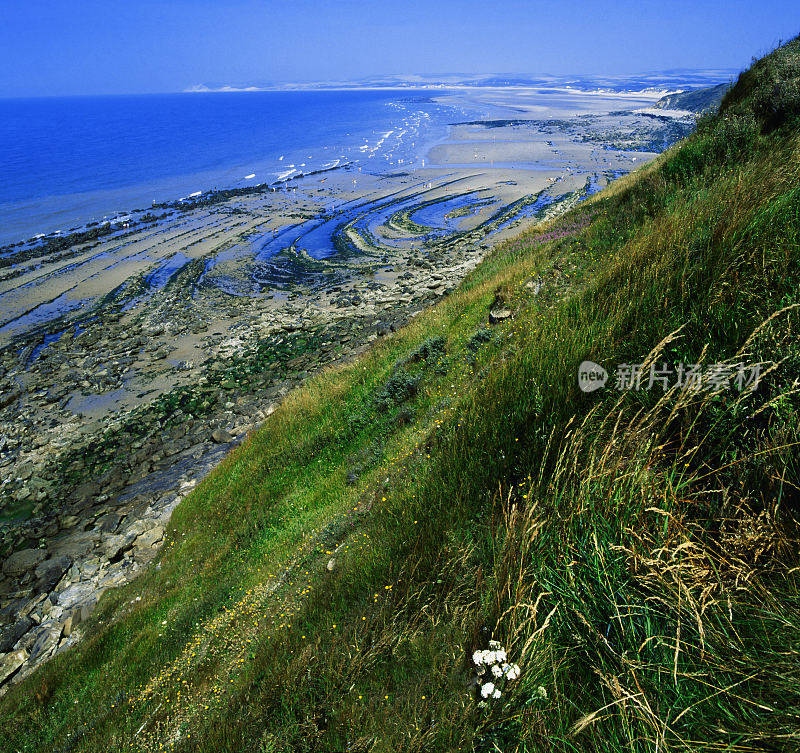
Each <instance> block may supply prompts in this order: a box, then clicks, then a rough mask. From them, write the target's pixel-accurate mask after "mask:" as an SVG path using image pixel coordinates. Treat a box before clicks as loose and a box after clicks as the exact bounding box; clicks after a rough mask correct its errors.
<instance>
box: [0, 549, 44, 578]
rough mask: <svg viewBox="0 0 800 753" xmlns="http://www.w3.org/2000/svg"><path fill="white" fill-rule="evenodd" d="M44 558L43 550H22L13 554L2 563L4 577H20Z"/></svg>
mask: <svg viewBox="0 0 800 753" xmlns="http://www.w3.org/2000/svg"><path fill="white" fill-rule="evenodd" d="M45 557H47V552H45V551H44V550H43V549H23V550H21V551H19V552H14V554H12V555H11V556H10V557H8V559H6V561H5V562H4V563H3V572H4V573H5V574H6V575H22V573H24V572H28V571H30V570H33V569H34V568H35V567H36V566H37V565H38V564H39V563H40V562H41V561H42V560H43V559H45Z"/></svg>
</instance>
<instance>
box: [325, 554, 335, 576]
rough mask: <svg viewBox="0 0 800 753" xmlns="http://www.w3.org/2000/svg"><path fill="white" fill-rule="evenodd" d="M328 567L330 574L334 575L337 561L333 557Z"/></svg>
mask: <svg viewBox="0 0 800 753" xmlns="http://www.w3.org/2000/svg"><path fill="white" fill-rule="evenodd" d="M326 567H327V568H328V572H329V573H332V572H333V571H334V570H335V569H336V560H335V559H334V558H333V557H331V558H330V559H329V560H328V564H327V566H326Z"/></svg>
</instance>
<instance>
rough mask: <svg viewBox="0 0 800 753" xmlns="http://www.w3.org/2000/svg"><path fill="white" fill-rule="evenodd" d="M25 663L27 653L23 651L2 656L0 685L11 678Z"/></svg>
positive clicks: (0, 661)
mask: <svg viewBox="0 0 800 753" xmlns="http://www.w3.org/2000/svg"><path fill="white" fill-rule="evenodd" d="M26 661H28V652H27V651H25V650H20V651H13V652H12V653H10V654H6V655H5V656H3V657H2V659H0V684H2V683H4V682H5V681H6V680H7V679H8V678H9V677H11V675H13V674H14V673H15V672H16V671H17V670H18V669H19V668H20V667H21V666H22V665H23V664H24V663H25V662H26Z"/></svg>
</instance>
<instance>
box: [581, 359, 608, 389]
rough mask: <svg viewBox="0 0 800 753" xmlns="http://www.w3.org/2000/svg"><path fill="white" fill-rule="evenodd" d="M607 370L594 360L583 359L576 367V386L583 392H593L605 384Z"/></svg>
mask: <svg viewBox="0 0 800 753" xmlns="http://www.w3.org/2000/svg"><path fill="white" fill-rule="evenodd" d="M607 381H608V372H607V371H606V370H605V369H604V368H603V367H602V366H601V365H600V364H599V363H595V362H594V361H583V362H582V363H581V365H580V366H579V367H578V387H580V388H581V390H582V391H583V392H594V391H595V390H599V389H600V388H601V387H604V386H605V383H606V382H607Z"/></svg>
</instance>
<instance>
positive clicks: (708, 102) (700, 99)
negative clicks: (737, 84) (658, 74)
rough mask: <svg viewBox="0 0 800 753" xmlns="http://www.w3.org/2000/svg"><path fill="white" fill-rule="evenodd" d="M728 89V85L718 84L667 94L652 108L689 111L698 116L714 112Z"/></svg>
mask: <svg viewBox="0 0 800 753" xmlns="http://www.w3.org/2000/svg"><path fill="white" fill-rule="evenodd" d="M728 89H730V85H729V84H719V85H718V86H708V87H705V88H703V89H691V90H690V91H685V92H678V93H677V94H667V96H666V97H661V99H659V100H658V102H656V103H655V105H653V106H654V107H658V108H659V109H662V110H689V112H696V113H700V114H702V113H707V112H716V110H717V109H718V108H719V106H720V103H721V102H722V98H723V97H724V96H725V92H727V91H728Z"/></svg>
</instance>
